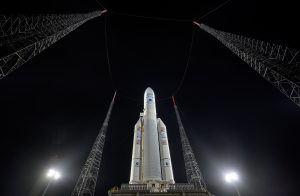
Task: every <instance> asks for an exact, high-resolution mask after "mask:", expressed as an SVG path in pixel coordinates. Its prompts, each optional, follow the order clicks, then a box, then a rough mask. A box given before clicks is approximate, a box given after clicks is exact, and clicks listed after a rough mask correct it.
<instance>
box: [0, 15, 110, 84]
mask: <svg viewBox="0 0 300 196" xmlns="http://www.w3.org/2000/svg"><path fill="white" fill-rule="evenodd" d="M104 12H106V10H104V11H95V12H91V13H87V14H65V15H62V14H61V15H59V14H48V15H33V16H25V15H20V16H13V15H11V16H6V15H0V79H1V78H3V77H5V76H7V75H8V74H10V73H11V72H12V71H14V70H15V69H17V68H18V67H20V66H21V65H23V64H24V63H26V62H27V61H28V60H30V59H31V58H32V57H34V56H36V55H37V54H39V53H41V52H42V51H43V50H45V49H46V48H48V47H49V46H50V45H52V44H53V43H55V42H57V41H58V40H60V39H61V38H63V37H64V36H66V35H67V34H69V33H70V32H72V31H74V30H75V29H76V28H77V27H79V26H81V25H82V24H83V23H85V22H87V21H89V20H91V19H93V18H95V17H98V16H100V15H101V14H102V13H104Z"/></svg>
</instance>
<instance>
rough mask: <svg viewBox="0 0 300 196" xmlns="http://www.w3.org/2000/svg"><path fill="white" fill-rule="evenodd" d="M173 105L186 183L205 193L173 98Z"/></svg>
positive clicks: (203, 183) (200, 174)
mask: <svg viewBox="0 0 300 196" xmlns="http://www.w3.org/2000/svg"><path fill="white" fill-rule="evenodd" d="M172 99H173V104H174V110H175V113H176V117H177V122H178V126H179V133H180V139H181V145H182V151H183V158H184V166H185V171H186V177H187V181H188V183H192V184H194V186H195V187H196V188H199V189H201V190H202V191H207V189H206V184H205V182H204V178H203V176H202V173H201V171H200V169H199V166H198V163H197V160H196V158H195V155H194V152H193V150H192V147H191V145H190V142H189V139H188V137H187V135H186V132H185V129H184V127H183V124H182V121H181V118H180V114H179V111H178V107H177V105H176V102H175V98H174V97H172Z"/></svg>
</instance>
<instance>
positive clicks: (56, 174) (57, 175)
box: [47, 169, 61, 180]
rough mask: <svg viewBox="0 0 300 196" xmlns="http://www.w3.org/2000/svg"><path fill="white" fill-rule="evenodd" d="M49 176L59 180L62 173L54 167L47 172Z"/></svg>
mask: <svg viewBox="0 0 300 196" xmlns="http://www.w3.org/2000/svg"><path fill="white" fill-rule="evenodd" d="M47 177H49V178H53V179H55V180H57V179H59V178H60V177H61V175H60V173H59V172H58V171H56V170H54V169H49V171H48V173H47Z"/></svg>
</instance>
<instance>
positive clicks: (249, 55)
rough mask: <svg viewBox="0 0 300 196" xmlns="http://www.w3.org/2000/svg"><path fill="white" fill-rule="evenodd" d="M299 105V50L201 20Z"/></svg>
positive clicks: (214, 34)
mask: <svg viewBox="0 0 300 196" xmlns="http://www.w3.org/2000/svg"><path fill="white" fill-rule="evenodd" d="M194 23H195V24H196V25H198V26H199V27H200V28H201V29H202V30H204V31H206V32H207V33H209V34H211V35H212V36H214V37H215V38H217V39H218V40H219V41H220V42H221V43H222V44H224V45H225V46H226V47H227V48H228V49H230V50H231V51H232V52H233V53H234V54H236V55H237V56H238V57H240V58H241V59H242V60H243V61H245V62H246V63H247V64H248V65H250V67H251V68H253V69H254V70H255V71H256V72H257V73H259V74H260V75H261V76H262V77H263V78H265V79H266V80H267V81H269V82H270V83H271V84H273V85H274V86H275V87H276V88H277V89H278V90H280V91H281V92H282V93H283V94H285V95H286V96H287V97H288V98H289V99H290V100H292V101H293V102H294V103H295V104H297V105H298V106H300V63H299V60H300V59H299V51H298V50H295V49H291V48H288V47H285V46H281V45H278V44H271V43H268V42H265V41H260V40H256V39H252V38H248V37H244V36H241V35H236V34H232V33H227V32H224V31H219V30H216V29H213V28H211V27H209V26H207V25H205V24H198V23H197V22H194Z"/></svg>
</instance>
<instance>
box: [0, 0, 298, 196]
mask: <svg viewBox="0 0 300 196" xmlns="http://www.w3.org/2000/svg"><path fill="white" fill-rule="evenodd" d="M6 1H7V0H6ZM222 2H223V1H222V0H218V1H211V0H206V1H200V0H192V1H178V2H177V1H172V0H160V1H159V0H151V1H136V2H134V1H131V0H128V1H127V0H126V1H115V0H111V1H108V0H103V1H101V3H102V4H104V5H105V6H106V8H107V9H108V10H109V11H114V12H118V13H128V14H135V15H143V16H155V17H164V18H176V19H183V20H187V22H180V21H164V20H153V19H145V18H137V17H131V16H124V15H118V14H114V13H107V14H106V15H105V17H106V19H107V35H108V36H107V47H108V49H109V57H110V65H111V66H110V68H111V72H109V67H108V65H107V58H106V44H105V43H106V41H105V28H104V27H105V17H104V16H101V17H98V18H96V19H94V20H91V21H89V22H87V23H85V24H84V25H82V26H81V27H79V28H78V29H76V30H75V31H74V32H72V33H71V34H69V35H68V36H66V37H65V38H63V39H62V40H60V41H59V42H57V43H56V44H54V45H52V46H51V47H50V48H48V49H47V50H45V51H44V52H42V53H41V54H39V55H38V56H36V57H35V58H33V59H32V60H30V61H29V62H27V63H26V64H24V65H23V66H22V67H21V68H19V69H17V70H16V71H15V72H13V73H12V74H11V75H9V76H7V77H6V78H4V79H2V80H0V90H1V92H0V103H1V118H0V123H1V128H0V130H1V143H0V145H1V146H0V147H1V148H0V149H1V167H0V176H1V185H0V187H1V188H0V195H3V196H27V195H28V196H36V195H41V191H42V190H43V189H44V188H45V186H46V184H47V179H46V178H45V174H46V172H47V170H48V168H50V167H55V168H58V169H59V170H60V171H61V172H62V178H61V179H60V180H59V181H57V182H56V183H55V184H52V185H51V187H50V188H49V190H48V192H47V194H46V195H47V196H51V195H52V196H66V195H70V194H71V192H72V190H73V188H74V186H75V183H76V181H77V178H78V176H79V174H80V171H81V169H82V167H83V164H84V162H85V160H86V158H87V156H88V153H89V151H90V149H91V146H92V144H93V142H94V140H95V138H96V136H97V134H98V131H99V130H100V128H101V125H102V122H103V120H104V118H105V115H106V112H107V109H108V106H109V103H110V101H111V98H112V96H113V93H114V91H115V90H116V89H117V90H118V92H119V93H118V95H117V98H116V102H115V106H114V109H113V112H112V116H111V121H110V124H109V129H108V134H107V140H106V144H105V149H104V154H103V159H102V163H101V164H102V165H101V169H100V174H99V177H98V185H97V188H96V194H95V195H106V192H107V190H108V189H109V188H111V187H113V186H115V185H117V186H119V185H120V184H121V183H128V181H129V174H130V164H131V152H132V140H133V127H134V124H135V123H136V121H137V120H138V117H139V113H140V112H141V111H142V109H143V94H144V91H145V89H146V88H147V87H148V86H150V87H152V88H153V90H154V92H155V94H156V97H157V112H158V116H159V117H160V118H161V119H162V120H163V121H164V123H165V124H166V126H167V129H168V137H169V143H170V150H171V157H172V164H173V170H174V177H175V181H176V182H186V177H185V170H184V162H183V157H182V151H181V146H180V138H179V131H178V125H177V121H176V117H175V113H174V109H173V107H172V103H171V100H170V99H167V98H169V97H170V96H171V95H172V94H173V93H174V92H175V91H176V89H177V88H178V86H179V84H180V81H181V78H182V76H183V73H184V70H185V67H186V62H187V58H188V53H189V52H188V51H189V47H190V41H191V37H192V32H193V31H195V37H194V43H193V50H192V53H191V56H190V64H189V67H188V70H187V73H186V77H185V80H184V83H183V85H182V87H181V88H180V90H179V91H178V92H177V93H176V95H175V96H176V99H177V102H178V107H179V109H180V112H181V116H182V120H183V123H184V126H185V128H186V132H187V135H188V137H189V139H190V142H191V145H192V147H193V150H194V152H195V156H196V158H197V160H198V163H199V167H200V169H201V171H202V173H203V176H204V178H205V181H206V184H207V187H208V189H209V191H210V192H211V193H213V194H215V195H216V196H232V195H234V189H233V187H232V186H230V185H228V184H226V183H225V182H224V180H223V174H224V172H226V171H228V170H231V169H233V170H236V171H237V172H238V173H239V174H240V182H239V183H238V187H239V188H240V192H241V195H243V196H268V195H272V196H287V195H298V194H299V193H298V192H299V190H298V189H299V186H300V180H299V179H300V178H299V175H300V171H299V164H300V159H299V139H298V135H299V134H298V131H299V130H300V108H299V107H298V106H296V105H295V104H294V103H293V102H291V101H290V100H289V99H288V98H286V97H285V96H284V95H283V94H282V93H280V92H279V91H278V90H277V89H275V88H274V87H273V86H272V85H271V84H269V83H268V82H267V81H266V80H264V79H263V78H262V77H261V76H260V75H258V74H257V73H256V72H255V71H253V70H252V69H251V68H250V67H249V66H248V65H247V64H245V63H244V62H243V61H242V60H240V59H239V58H238V57H236V56H235V55H234V54H233V53H232V52H231V51H229V50H228V49H227V48H225V46H223V45H222V44H221V43H219V42H218V41H217V40H216V39H215V38H213V37H212V36H210V35H209V34H207V33H205V32H204V31H202V30H200V29H198V28H197V27H196V26H195V25H193V24H192V21H193V20H195V19H197V18H199V17H201V16H202V15H204V14H205V13H207V12H208V11H209V10H211V9H213V8H214V7H216V6H218V5H219V4H220V3H222ZM99 8H100V7H99V5H98V4H97V3H96V2H95V1H93V0H85V1H83V0H81V1H80V0H73V1H70V0H43V1H37V0H28V1H20V0H9V1H7V2H5V3H4V2H1V8H0V10H1V13H85V12H90V11H94V10H96V9H99ZM297 12H298V6H297V5H296V1H269V0H266V1H259V0H255V1H254V0H253V1H250V0H244V1H238V0H232V1H231V2H229V3H228V4H226V5H225V6H224V7H222V8H220V9H219V10H218V11H216V12H214V13H212V14H210V15H208V16H207V17H205V18H203V20H202V21H199V22H203V23H205V24H207V25H209V26H211V27H213V28H216V29H219V30H223V31H227V32H232V33H236V34H241V35H245V36H248V37H253V38H256V39H260V40H266V41H269V42H272V43H278V44H282V45H286V46H290V47H292V48H298V49H299V48H300V43H299V33H300V32H299V30H298V29H297V28H298V26H299V24H298V23H299V21H298V17H299V14H298V13H297Z"/></svg>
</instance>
